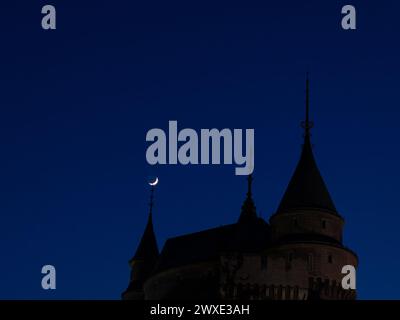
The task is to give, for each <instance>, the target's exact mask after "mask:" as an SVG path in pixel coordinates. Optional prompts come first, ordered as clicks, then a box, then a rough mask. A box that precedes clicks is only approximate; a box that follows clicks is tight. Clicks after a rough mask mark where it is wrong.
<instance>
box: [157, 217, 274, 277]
mask: <svg viewBox="0 0 400 320" xmlns="http://www.w3.org/2000/svg"><path fill="white" fill-rule="evenodd" d="M268 244H269V225H268V224H267V223H266V222H265V221H264V220H263V219H261V218H257V219H256V220H253V221H250V222H248V223H245V224H241V223H235V224H229V225H225V226H221V227H218V228H213V229H208V230H204V231H200V232H195V233H191V234H187V235H183V236H179V237H175V238H170V239H168V240H167V241H166V243H165V245H164V248H163V249H162V251H161V254H160V257H159V260H158V261H157V265H156V267H155V270H153V274H155V273H159V272H161V271H163V270H167V269H169V268H173V267H177V266H183V265H189V264H192V263H198V262H208V261H217V260H218V259H219V257H220V254H221V253H228V252H253V251H254V252H257V251H259V250H262V249H263V248H266V247H267V246H268Z"/></svg>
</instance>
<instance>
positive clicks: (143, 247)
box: [132, 184, 158, 260]
mask: <svg viewBox="0 0 400 320" xmlns="http://www.w3.org/2000/svg"><path fill="white" fill-rule="evenodd" d="M154 189H155V184H154V185H151V189H150V202H149V207H150V210H149V217H148V219H147V224H146V228H145V230H144V232H143V235H142V238H141V240H140V243H139V246H138V248H137V250H136V253H135V255H134V256H133V258H132V260H134V259H135V260H138V259H140V260H144V259H150V260H152V259H156V258H157V257H158V246H157V240H156V236H155V234H154V228H153V206H154Z"/></svg>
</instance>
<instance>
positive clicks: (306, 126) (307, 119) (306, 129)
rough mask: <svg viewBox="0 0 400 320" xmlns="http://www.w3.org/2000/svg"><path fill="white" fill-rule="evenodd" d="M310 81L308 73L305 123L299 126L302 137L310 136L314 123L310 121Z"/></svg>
mask: <svg viewBox="0 0 400 320" xmlns="http://www.w3.org/2000/svg"><path fill="white" fill-rule="evenodd" d="M309 113H310V80H309V77H308V72H307V76H306V115H305V121H302V123H301V126H302V127H303V128H304V137H309V136H310V129H311V128H312V127H313V126H314V123H313V122H312V121H310V116H309Z"/></svg>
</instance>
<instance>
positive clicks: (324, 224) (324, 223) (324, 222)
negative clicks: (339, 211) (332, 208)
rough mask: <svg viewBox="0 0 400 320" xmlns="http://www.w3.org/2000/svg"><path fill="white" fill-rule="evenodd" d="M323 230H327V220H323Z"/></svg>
mask: <svg viewBox="0 0 400 320" xmlns="http://www.w3.org/2000/svg"><path fill="white" fill-rule="evenodd" d="M322 229H326V220H322Z"/></svg>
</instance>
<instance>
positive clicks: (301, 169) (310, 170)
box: [277, 134, 338, 215]
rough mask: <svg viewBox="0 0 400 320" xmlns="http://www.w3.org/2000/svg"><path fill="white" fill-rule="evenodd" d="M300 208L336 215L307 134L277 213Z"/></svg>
mask: <svg viewBox="0 0 400 320" xmlns="http://www.w3.org/2000/svg"><path fill="white" fill-rule="evenodd" d="M302 208H318V209H323V210H327V211H329V212H331V213H333V214H336V215H338V213H337V211H336V207H335V205H334V204H333V201H332V199H331V196H330V195H329V192H328V189H327V187H326V185H325V182H324V180H323V179H322V176H321V174H320V172H319V170H318V167H317V164H316V162H315V159H314V155H313V152H312V147H311V142H310V136H309V135H308V134H307V135H306V136H305V138H304V145H303V150H302V152H301V157H300V161H299V163H298V164H297V167H296V170H295V171H294V174H293V176H292V179H291V180H290V182H289V185H288V187H287V189H286V192H285V194H284V196H283V198H282V201H281V203H280V205H279V207H278V210H277V213H281V212H286V211H290V210H293V209H302Z"/></svg>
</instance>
